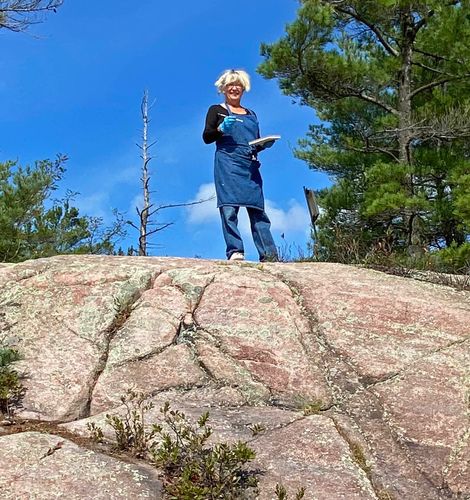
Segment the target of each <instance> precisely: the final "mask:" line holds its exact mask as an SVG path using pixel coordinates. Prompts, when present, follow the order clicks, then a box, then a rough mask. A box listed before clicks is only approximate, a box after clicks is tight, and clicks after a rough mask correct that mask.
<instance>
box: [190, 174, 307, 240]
mask: <svg viewBox="0 0 470 500" xmlns="http://www.w3.org/2000/svg"><path fill="white" fill-rule="evenodd" d="M214 194H215V187H214V183H207V184H201V186H200V187H199V189H198V192H197V194H196V196H195V197H194V198H193V199H191V200H190V201H196V200H201V199H207V198H210V197H211V196H213V195H214ZM186 210H187V214H188V222H189V223H190V224H195V225H197V224H207V223H211V222H215V221H217V222H218V221H219V211H218V210H217V208H216V204H215V200H211V201H208V202H205V203H201V204H198V205H193V206H190V207H187V209H186ZM266 213H267V214H268V217H269V219H270V220H271V229H272V230H273V231H276V232H279V233H284V234H285V235H291V234H292V233H302V234H307V235H308V234H309V233H310V216H309V213H308V210H307V208H306V207H304V206H302V205H300V204H299V202H298V201H297V200H295V199H292V200H291V201H290V202H289V208H288V209H287V210H283V209H282V208H279V207H278V206H277V204H276V203H275V202H274V201H271V200H266ZM239 228H240V232H241V233H242V234H243V235H250V234H251V230H250V221H249V219H248V215H247V213H246V210H241V211H240V214H239Z"/></svg>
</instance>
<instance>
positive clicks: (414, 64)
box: [411, 61, 456, 78]
mask: <svg viewBox="0 0 470 500" xmlns="http://www.w3.org/2000/svg"><path fill="white" fill-rule="evenodd" d="M411 64H412V65H413V66H418V67H419V68H423V69H425V70H427V71H431V72H432V73H437V74H438V75H444V76H449V77H451V78H453V77H455V76H456V75H452V74H451V73H446V72H445V71H441V70H440V69H437V68H433V67H431V66H428V65H427V64H423V63H421V62H418V61H411Z"/></svg>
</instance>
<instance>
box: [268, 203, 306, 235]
mask: <svg viewBox="0 0 470 500" xmlns="http://www.w3.org/2000/svg"><path fill="white" fill-rule="evenodd" d="M289 205H290V206H289V209H288V210H287V211H285V210H283V209H282V208H278V207H277V205H276V203H275V202H273V201H271V200H266V213H267V214H268V217H269V219H270V220H271V229H272V230H273V231H279V232H280V233H284V234H291V233H296V232H305V231H307V232H309V231H310V215H309V213H308V210H307V208H305V207H304V206H302V205H300V204H299V202H298V201H297V200H295V199H292V200H290V202H289Z"/></svg>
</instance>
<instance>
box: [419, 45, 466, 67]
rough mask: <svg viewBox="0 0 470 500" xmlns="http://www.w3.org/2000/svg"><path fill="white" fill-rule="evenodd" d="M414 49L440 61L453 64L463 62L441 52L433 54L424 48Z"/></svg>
mask: <svg viewBox="0 0 470 500" xmlns="http://www.w3.org/2000/svg"><path fill="white" fill-rule="evenodd" d="M413 51H414V52H417V53H418V54H422V55H423V56H426V57H432V58H433V59H436V60H438V61H446V62H450V63H453V64H463V62H462V61H458V60H456V59H449V58H448V57H445V56H442V55H440V54H433V53H432V52H427V51H426V50H422V49H419V48H417V47H413Z"/></svg>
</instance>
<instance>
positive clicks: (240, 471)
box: [87, 391, 261, 500]
mask: <svg viewBox="0 0 470 500" xmlns="http://www.w3.org/2000/svg"><path fill="white" fill-rule="evenodd" d="M121 401H122V403H123V404H124V406H125V407H126V413H125V415H124V416H123V417H120V416H117V415H113V416H111V415H106V423H107V424H108V425H110V426H111V427H112V428H113V429H114V432H115V437H116V447H117V449H119V450H122V451H128V452H130V453H132V454H133V455H135V456H137V457H141V458H146V459H148V460H150V461H151V462H152V463H153V464H154V465H156V466H157V467H159V468H160V469H161V470H162V472H163V483H164V487H165V493H166V498H170V499H175V500H209V499H214V500H215V499H224V500H235V499H237V500H238V499H240V500H242V499H250V498H256V494H257V484H258V479H257V477H256V474H255V473H254V472H251V471H248V470H246V469H245V468H244V466H245V465H246V464H247V463H248V462H249V461H251V460H253V459H254V458H255V452H254V451H253V450H252V449H251V448H249V447H248V445H247V444H246V443H244V442H237V443H235V444H227V443H218V444H215V445H209V444H208V440H209V438H210V436H211V434H212V429H211V428H210V427H209V426H208V425H207V421H208V419H209V413H208V412H206V413H204V414H203V415H201V416H200V417H199V419H198V420H197V423H196V424H191V423H190V422H189V421H188V419H187V418H186V416H185V415H184V413H181V412H179V411H176V410H171V409H170V405H169V403H166V404H165V405H164V406H163V407H162V408H161V409H160V412H161V413H162V416H163V424H162V425H160V424H158V425H157V424H154V425H152V427H151V430H147V429H146V428H145V414H146V413H147V412H148V410H150V409H151V408H153V404H152V403H149V402H145V396H144V395H143V394H141V393H136V392H133V391H128V392H127V393H126V395H125V396H123V397H122V398H121ZM87 427H88V430H89V431H90V433H91V437H92V439H93V440H95V441H97V442H103V440H104V434H103V430H102V429H101V427H99V426H97V425H96V424H94V423H89V424H88V425H87ZM256 430H257V431H259V432H261V426H259V427H258V426H256Z"/></svg>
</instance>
